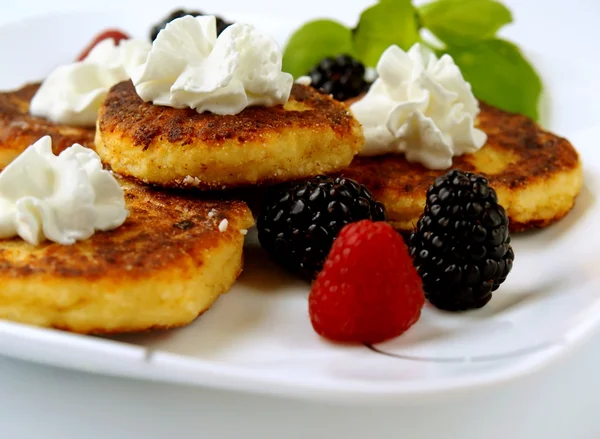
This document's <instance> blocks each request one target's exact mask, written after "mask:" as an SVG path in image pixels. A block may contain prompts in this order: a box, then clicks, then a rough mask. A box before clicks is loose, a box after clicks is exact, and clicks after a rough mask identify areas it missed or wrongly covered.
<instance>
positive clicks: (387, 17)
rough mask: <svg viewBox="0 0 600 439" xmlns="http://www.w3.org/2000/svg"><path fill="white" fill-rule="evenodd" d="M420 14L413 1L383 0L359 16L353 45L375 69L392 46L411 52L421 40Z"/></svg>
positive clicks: (361, 58)
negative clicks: (410, 49)
mask: <svg viewBox="0 0 600 439" xmlns="http://www.w3.org/2000/svg"><path fill="white" fill-rule="evenodd" d="M419 39H420V37H419V23H418V15H417V11H416V10H415V8H414V7H413V5H412V3H411V1H410V0H382V1H381V2H379V3H377V4H376V5H374V6H371V7H370V8H368V9H366V10H365V11H364V12H363V13H362V14H361V16H360V20H359V22H358V26H357V28H356V30H355V33H354V45H355V47H356V52H357V53H358V56H359V58H360V60H361V61H362V62H363V63H364V64H365V65H367V66H370V67H374V66H376V65H377V61H379V58H380V57H381V54H382V53H383V52H384V51H385V50H386V49H387V48H388V47H390V46H391V45H392V44H396V45H398V46H400V47H401V48H402V49H403V50H408V49H409V48H410V47H411V46H412V45H413V44H414V43H416V42H417V41H419Z"/></svg>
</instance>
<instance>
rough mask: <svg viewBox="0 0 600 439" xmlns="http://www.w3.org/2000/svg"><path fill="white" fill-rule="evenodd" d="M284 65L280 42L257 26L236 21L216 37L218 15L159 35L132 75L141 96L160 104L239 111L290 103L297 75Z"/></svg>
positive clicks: (181, 22)
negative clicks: (282, 69)
mask: <svg viewBox="0 0 600 439" xmlns="http://www.w3.org/2000/svg"><path fill="white" fill-rule="evenodd" d="M281 67H282V53H281V49H280V47H279V46H278V44H277V43H276V41H275V40H274V39H272V38H271V37H269V36H267V35H266V34H264V33H262V32H260V31H258V30H257V29H256V28H254V27H253V26H250V25H247V24H241V23H236V24H233V25H231V26H229V27H228V28H227V29H225V30H224V31H223V32H222V33H221V34H220V35H219V37H218V38H217V26H216V19H215V17H214V16H205V17H192V16H189V15H188V16H184V17H181V18H178V19H175V20H173V21H171V22H170V23H169V24H167V26H166V27H165V29H163V30H162V31H161V32H160V33H159V34H158V37H157V38H156V40H154V43H153V44H152V49H151V50H150V54H149V55H148V59H147V60H146V62H145V63H144V64H142V65H141V66H139V67H137V68H136V69H135V70H134V72H133V73H132V77H131V79H132V81H133V84H134V86H135V89H136V91H137V94H138V95H139V96H140V97H141V98H142V99H143V100H144V101H146V102H152V103H153V104H155V105H164V106H169V107H174V108H193V109H195V110H196V111H198V112H199V113H202V112H205V111H210V112H212V113H215V114H221V115H224V114H237V113H239V112H241V111H242V110H243V109H244V108H246V107H248V106H253V105H264V106H274V105H279V104H285V103H286V102H287V101H288V99H289V96H290V92H291V89H292V85H293V77H292V75H290V74H289V73H284V72H282V71H281Z"/></svg>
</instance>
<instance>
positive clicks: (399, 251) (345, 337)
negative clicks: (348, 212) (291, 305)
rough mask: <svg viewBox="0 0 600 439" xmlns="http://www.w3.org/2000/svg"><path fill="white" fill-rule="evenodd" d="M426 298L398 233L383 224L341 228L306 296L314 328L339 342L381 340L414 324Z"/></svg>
mask: <svg viewBox="0 0 600 439" xmlns="http://www.w3.org/2000/svg"><path fill="white" fill-rule="evenodd" d="M424 303H425V296H424V294H423V289H422V286H421V279H420V278H419V276H418V274H417V271H416V270H415V267H414V266H413V263H412V260H411V258H410V255H409V253H408V249H407V247H406V244H405V243H404V240H403V239H402V237H401V236H400V235H399V234H398V233H397V232H396V231H395V230H394V229H393V228H392V227H391V226H390V225H389V224H387V223H385V222H376V223H374V222H371V221H368V220H364V221H359V222H356V223H353V224H350V225H347V226H346V227H344V228H343V229H342V231H341V232H340V234H339V236H338V237H337V239H336V241H335V243H334V244H333V246H332V248H331V252H330V253H329V256H328V258H327V261H326V262H325V266H324V268H323V270H322V271H321V272H320V273H319V276H318V277H317V279H316V280H315V282H314V284H313V286H312V289H311V292H310V296H309V298H308V304H309V314H310V320H311V323H312V326H313V328H314V330H315V331H316V332H317V333H318V334H319V335H321V336H322V337H325V338H327V339H329V340H333V341H338V342H356V343H380V342H383V341H385V340H389V339H391V338H394V337H397V336H399V335H401V334H402V333H404V332H405V331H406V330H408V329H409V328H410V327H411V326H412V325H413V324H415V323H416V322H417V320H418V319H419V317H420V315H421V308H422V307H423V304H424Z"/></svg>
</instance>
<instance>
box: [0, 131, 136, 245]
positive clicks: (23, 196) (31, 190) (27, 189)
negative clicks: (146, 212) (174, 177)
mask: <svg viewBox="0 0 600 439" xmlns="http://www.w3.org/2000/svg"><path fill="white" fill-rule="evenodd" d="M128 216H129V212H128V210H127V209H126V208H125V195H124V192H123V189H122V188H121V186H120V185H119V183H118V182H117V180H116V179H115V177H114V176H113V175H112V174H111V173H110V172H109V171H106V170H104V169H103V168H102V163H101V162H100V157H98V154H96V153H95V152H94V151H92V150H91V149H88V148H84V147H83V146H81V145H79V144H74V145H73V146H71V147H69V148H67V149H65V150H64V151H63V152H62V153H61V154H60V155H58V156H56V155H54V154H53V152H52V139H51V138H50V136H44V137H42V138H41V139H40V140H38V141H37V142H36V143H34V144H33V145H31V146H30V147H29V148H27V149H26V150H25V151H24V152H23V153H22V154H21V155H20V156H19V157H17V158H16V159H15V160H14V161H13V162H12V163H10V164H9V165H8V166H7V167H6V168H5V169H4V170H3V171H2V172H1V173H0V238H2V239H5V238H12V237H14V236H20V237H21V238H22V239H24V240H25V241H27V242H29V243H30V244H32V245H38V244H40V243H41V242H43V241H44V240H46V239H48V240H50V241H53V242H57V243H59V244H63V245H70V244H73V243H75V242H76V241H79V240H84V239H88V238H89V237H91V236H92V235H93V234H94V233H95V231H97V230H102V231H107V230H112V229H115V228H117V227H119V226H121V225H122V224H123V223H124V222H125V220H126V219H127V217H128Z"/></svg>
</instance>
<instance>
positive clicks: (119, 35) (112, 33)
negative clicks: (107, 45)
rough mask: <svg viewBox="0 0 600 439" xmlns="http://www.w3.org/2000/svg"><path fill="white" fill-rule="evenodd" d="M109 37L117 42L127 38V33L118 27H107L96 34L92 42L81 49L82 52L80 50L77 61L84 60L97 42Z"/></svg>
mask: <svg viewBox="0 0 600 439" xmlns="http://www.w3.org/2000/svg"><path fill="white" fill-rule="evenodd" d="M109 38H112V39H113V41H114V42H115V44H119V42H120V41H121V40H128V39H129V35H127V34H125V33H123V32H121V31H120V30H118V29H107V30H105V31H104V32H102V33H101V34H99V35H98V36H96V38H94V39H93V40H92V42H91V43H90V44H88V46H87V47H86V48H85V49H84V50H83V52H81V55H79V56H78V57H77V61H82V60H84V59H85V58H86V57H87V56H88V55H89V54H90V52H91V51H92V49H93V48H94V47H96V46H97V45H98V43H99V42H101V41H104V40H107V39H109Z"/></svg>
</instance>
